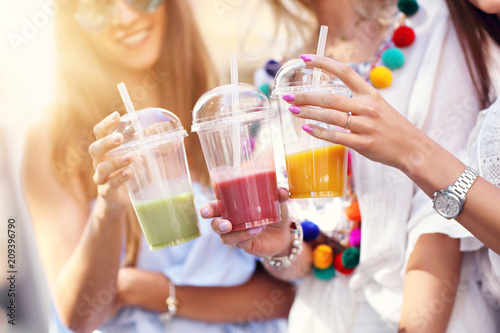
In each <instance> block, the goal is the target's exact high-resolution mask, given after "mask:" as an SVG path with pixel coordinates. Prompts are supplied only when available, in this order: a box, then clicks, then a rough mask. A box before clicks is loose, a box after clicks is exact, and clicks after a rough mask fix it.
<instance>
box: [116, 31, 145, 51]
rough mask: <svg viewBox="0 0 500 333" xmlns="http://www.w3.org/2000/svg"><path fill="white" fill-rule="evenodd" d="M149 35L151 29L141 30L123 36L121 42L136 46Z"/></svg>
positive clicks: (128, 45)
mask: <svg viewBox="0 0 500 333" xmlns="http://www.w3.org/2000/svg"><path fill="white" fill-rule="evenodd" d="M148 36H149V29H144V30H141V31H139V32H137V33H134V34H132V35H130V36H128V37H125V38H123V39H122V40H121V41H120V43H121V44H123V45H125V46H127V47H134V46H139V45H141V44H142V43H143V42H144V41H145V40H146V39H147V37H148Z"/></svg>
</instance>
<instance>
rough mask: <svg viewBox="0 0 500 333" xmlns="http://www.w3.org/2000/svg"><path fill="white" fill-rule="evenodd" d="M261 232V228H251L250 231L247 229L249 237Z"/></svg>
mask: <svg viewBox="0 0 500 333" xmlns="http://www.w3.org/2000/svg"><path fill="white" fill-rule="evenodd" d="M262 230H263V229H262V227H257V228H252V229H248V233H249V234H250V235H256V234H258V233H261V232H262Z"/></svg>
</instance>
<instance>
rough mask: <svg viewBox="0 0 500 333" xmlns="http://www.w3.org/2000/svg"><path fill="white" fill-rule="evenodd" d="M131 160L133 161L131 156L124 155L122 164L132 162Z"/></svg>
mask: <svg viewBox="0 0 500 333" xmlns="http://www.w3.org/2000/svg"><path fill="white" fill-rule="evenodd" d="M131 159H132V157H131V156H130V154H126V155H123V157H122V162H123V163H127V162H130V160H131Z"/></svg>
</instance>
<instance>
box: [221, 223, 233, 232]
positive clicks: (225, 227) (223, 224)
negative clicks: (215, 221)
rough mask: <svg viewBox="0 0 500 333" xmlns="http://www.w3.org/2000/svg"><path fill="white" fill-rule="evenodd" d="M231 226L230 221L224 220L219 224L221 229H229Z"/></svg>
mask: <svg viewBox="0 0 500 333" xmlns="http://www.w3.org/2000/svg"><path fill="white" fill-rule="evenodd" d="M229 228H231V224H230V223H229V222H222V223H221V224H219V230H220V231H228V230H229Z"/></svg>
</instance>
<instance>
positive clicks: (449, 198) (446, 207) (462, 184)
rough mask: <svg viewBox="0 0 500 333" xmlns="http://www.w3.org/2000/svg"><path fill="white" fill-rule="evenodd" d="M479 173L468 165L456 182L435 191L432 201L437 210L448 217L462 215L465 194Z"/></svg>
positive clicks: (452, 217)
mask: <svg viewBox="0 0 500 333" xmlns="http://www.w3.org/2000/svg"><path fill="white" fill-rule="evenodd" d="M478 175H479V174H478V173H477V172H476V171H475V170H474V169H472V168H471V167H467V169H465V171H464V172H463V173H462V174H461V175H460V177H459V178H458V179H457V181H456V182H455V184H453V185H450V186H448V188H447V189H445V190H439V191H438V192H436V193H434V199H433V200H432V202H433V207H434V209H435V210H436V212H438V213H439V215H441V216H443V217H445V218H447V219H454V218H456V217H457V216H458V215H460V213H461V212H462V207H463V206H464V203H465V195H466V194H467V192H468V191H469V189H470V187H471V186H472V184H474V181H475V180H476V178H477V176H478Z"/></svg>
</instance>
